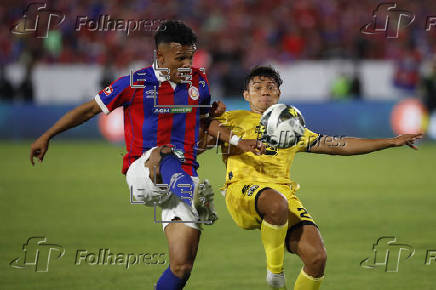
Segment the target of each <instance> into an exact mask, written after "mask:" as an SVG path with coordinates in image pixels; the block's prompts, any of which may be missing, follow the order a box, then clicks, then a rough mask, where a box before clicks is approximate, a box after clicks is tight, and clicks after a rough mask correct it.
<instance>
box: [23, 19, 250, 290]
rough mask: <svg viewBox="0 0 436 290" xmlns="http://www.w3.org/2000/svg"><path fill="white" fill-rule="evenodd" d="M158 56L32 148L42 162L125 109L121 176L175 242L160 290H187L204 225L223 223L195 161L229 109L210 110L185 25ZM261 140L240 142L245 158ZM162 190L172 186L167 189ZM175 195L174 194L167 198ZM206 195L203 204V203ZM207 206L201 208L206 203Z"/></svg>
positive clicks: (166, 37) (163, 31)
mask: <svg viewBox="0 0 436 290" xmlns="http://www.w3.org/2000/svg"><path fill="white" fill-rule="evenodd" d="M154 40H155V44H156V49H157V53H156V55H157V57H156V60H155V63H154V64H153V65H152V66H149V67H146V68H144V69H141V70H138V71H136V72H135V73H133V74H132V75H131V76H130V75H129V76H123V77H121V78H119V79H117V80H116V81H114V82H113V83H112V84H111V85H110V86H108V87H107V88H105V89H103V90H101V91H100V92H99V93H98V94H97V95H96V96H95V97H94V99H93V100H91V101H89V102H87V103H85V104H83V105H80V106H78V107H76V108H75V109H73V110H72V111H70V112H68V113H66V114H65V115H64V116H63V117H62V118H61V119H59V121H58V122H56V123H55V124H54V125H53V126H52V127H51V128H50V129H48V130H47V131H46V132H45V133H44V134H43V135H41V136H40V137H39V138H38V139H37V140H36V141H35V142H34V143H33V144H32V146H31V156H30V159H31V162H32V164H34V162H33V158H34V157H37V159H39V160H40V161H43V158H44V155H45V154H46V152H47V150H48V145H49V141H50V139H51V138H53V137H54V136H55V135H57V134H59V133H61V132H63V131H65V130H68V129H70V128H73V127H75V126H78V125H80V124H82V123H84V122H86V121H87V120H89V119H90V118H92V117H94V116H95V115H97V114H99V113H100V112H104V113H105V114H109V113H110V112H111V111H113V110H114V109H116V108H118V107H123V110H124V133H125V143H126V149H127V154H126V155H125V156H124V159H123V168H122V173H123V174H126V180H127V184H128V186H129V189H130V191H131V193H132V194H133V195H134V196H135V198H136V199H138V200H141V201H143V202H144V203H145V204H146V205H149V206H154V205H155V204H158V205H159V206H160V207H161V208H162V221H169V222H166V223H163V228H164V232H165V235H166V238H167V240H168V248H169V259H170V266H169V267H168V269H166V270H165V272H164V273H163V274H162V276H161V277H160V278H159V280H158V282H157V284H156V289H157V290H161V289H174V290H175V289H182V288H183V287H184V286H185V284H186V281H187V280H188V278H189V276H190V273H191V269H192V266H193V263H194V259H195V256H196V254H197V249H198V243H199V239H200V230H201V225H200V224H199V223H198V221H199V217H198V212H200V213H202V214H203V216H204V218H205V219H208V220H209V221H210V222H213V221H214V220H215V219H216V216H215V214H214V210H213V208H211V207H210V206H211V205H212V204H213V202H212V201H213V192H212V190H211V187H210V185H208V184H207V183H205V184H204V186H200V185H199V179H198V175H197V169H198V166H199V165H198V163H197V161H196V158H197V154H198V153H199V147H198V146H197V144H198V143H199V140H202V138H201V135H202V134H203V132H204V130H206V129H207V128H208V125H209V123H210V122H209V121H208V120H209V115H208V114H209V113H210V114H211V116H210V117H213V116H217V115H220V114H221V113H222V112H223V111H224V110H225V106H224V105H223V104H222V103H221V102H219V103H215V104H216V106H215V107H213V108H212V109H211V108H210V99H211V96H210V92H209V84H208V81H207V78H206V75H205V74H204V72H202V71H201V70H200V69H198V68H193V67H192V58H193V55H194V52H195V49H196V41H197V37H196V35H195V34H194V33H193V31H192V30H191V28H189V27H188V26H186V25H185V24H184V23H182V22H179V21H167V22H165V23H163V24H162V25H161V26H160V27H159V29H158V32H157V33H156V34H155V36H154ZM253 144H257V143H256V140H246V141H244V142H240V145H239V148H240V149H241V150H243V151H247V150H250V151H253V152H257V150H256V149H255V146H253ZM156 184H166V185H167V186H168V187H169V191H168V190H162V188H160V187H157V186H156ZM168 193H170V194H168ZM199 195H203V196H202V197H203V199H202V200H200V199H199V198H198V196H199ZM201 201H202V202H201Z"/></svg>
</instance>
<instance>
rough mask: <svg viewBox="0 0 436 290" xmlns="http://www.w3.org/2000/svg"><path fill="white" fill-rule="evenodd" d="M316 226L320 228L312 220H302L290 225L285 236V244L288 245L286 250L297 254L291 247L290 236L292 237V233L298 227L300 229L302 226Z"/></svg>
mask: <svg viewBox="0 0 436 290" xmlns="http://www.w3.org/2000/svg"><path fill="white" fill-rule="evenodd" d="M310 225H312V226H315V227H316V228H317V229H319V227H318V225H317V224H316V223H314V222H312V221H300V222H299V223H297V224H295V225H293V226H292V227H290V228H289V229H288V231H287V233H286V237H285V246H286V250H288V252H289V253H291V254H295V253H294V252H292V251H291V249H290V248H289V238H290V233H291V232H292V231H294V230H296V229H298V228H299V227H301V226H310Z"/></svg>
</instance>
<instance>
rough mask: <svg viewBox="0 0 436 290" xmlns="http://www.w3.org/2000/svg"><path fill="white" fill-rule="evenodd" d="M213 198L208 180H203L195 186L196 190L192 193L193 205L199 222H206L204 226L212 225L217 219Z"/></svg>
mask: <svg viewBox="0 0 436 290" xmlns="http://www.w3.org/2000/svg"><path fill="white" fill-rule="evenodd" d="M213 198H214V192H213V189H212V186H211V185H210V183H209V180H207V179H205V180H204V181H203V182H202V183H200V184H199V185H198V186H197V190H196V191H194V198H193V204H194V206H195V208H196V209H197V210H198V215H199V220H200V221H207V222H206V223H205V224H206V225H212V224H213V223H214V222H215V221H216V220H217V219H218V215H217V213H216V211H215V205H214V202H213Z"/></svg>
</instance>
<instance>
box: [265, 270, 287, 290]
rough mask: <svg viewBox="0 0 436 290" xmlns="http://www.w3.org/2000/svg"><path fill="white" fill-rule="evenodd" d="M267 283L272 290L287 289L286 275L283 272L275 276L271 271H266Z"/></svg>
mask: <svg viewBox="0 0 436 290" xmlns="http://www.w3.org/2000/svg"><path fill="white" fill-rule="evenodd" d="M266 282H267V283H268V285H269V286H270V287H271V289H282V290H283V289H286V286H285V284H286V281H285V274H284V273H283V272H281V273H279V274H274V273H272V272H271V271H270V270H266Z"/></svg>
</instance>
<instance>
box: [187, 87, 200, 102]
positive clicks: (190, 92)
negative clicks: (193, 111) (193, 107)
mask: <svg viewBox="0 0 436 290" xmlns="http://www.w3.org/2000/svg"><path fill="white" fill-rule="evenodd" d="M188 95H189V97H191V99H193V100H194V101H196V100H198V96H199V95H200V93H199V92H198V89H197V88H196V87H194V86H192V87H190V88H189V90H188Z"/></svg>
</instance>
